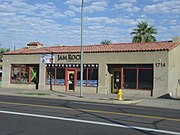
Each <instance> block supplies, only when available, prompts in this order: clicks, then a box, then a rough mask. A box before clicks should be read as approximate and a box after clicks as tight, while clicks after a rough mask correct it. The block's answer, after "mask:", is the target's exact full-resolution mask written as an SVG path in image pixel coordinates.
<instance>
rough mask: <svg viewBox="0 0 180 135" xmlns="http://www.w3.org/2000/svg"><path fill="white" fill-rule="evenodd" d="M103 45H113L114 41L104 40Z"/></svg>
mask: <svg viewBox="0 0 180 135" xmlns="http://www.w3.org/2000/svg"><path fill="white" fill-rule="evenodd" d="M101 44H102V45H109V44H112V41H111V40H103V41H101Z"/></svg>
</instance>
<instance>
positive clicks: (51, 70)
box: [50, 52, 53, 90]
mask: <svg viewBox="0 0 180 135" xmlns="http://www.w3.org/2000/svg"><path fill="white" fill-rule="evenodd" d="M50 62H51V65H50V68H51V69H50V90H52V72H53V68H52V64H53V53H52V52H51V61H50Z"/></svg>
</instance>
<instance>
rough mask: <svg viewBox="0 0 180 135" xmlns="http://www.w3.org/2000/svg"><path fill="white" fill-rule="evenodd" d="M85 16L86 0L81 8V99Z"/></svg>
mask: <svg viewBox="0 0 180 135" xmlns="http://www.w3.org/2000/svg"><path fill="white" fill-rule="evenodd" d="M83 16H84V0H82V7H81V85H80V97H82V96H83V94H82V87H83Z"/></svg>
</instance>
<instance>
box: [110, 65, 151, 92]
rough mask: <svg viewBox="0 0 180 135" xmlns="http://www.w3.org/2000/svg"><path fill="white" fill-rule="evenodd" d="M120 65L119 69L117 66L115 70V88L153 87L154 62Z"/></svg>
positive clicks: (145, 88) (149, 88)
mask: <svg viewBox="0 0 180 135" xmlns="http://www.w3.org/2000/svg"><path fill="white" fill-rule="evenodd" d="M118 66H119V70H118V67H117V66H116V69H115V71H114V72H113V85H114V86H113V88H114V89H119V88H124V89H144V90H152V89H153V64H124V65H118ZM121 71H122V72H121ZM121 79H122V80H121ZM120 80H121V81H120ZM121 83H122V86H121Z"/></svg>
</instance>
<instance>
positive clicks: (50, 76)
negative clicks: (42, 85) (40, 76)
mask: <svg viewBox="0 0 180 135" xmlns="http://www.w3.org/2000/svg"><path fill="white" fill-rule="evenodd" d="M54 75H55V68H54V67H52V68H47V70H46V84H50V79H51V84H55V80H54V79H55V76H54Z"/></svg>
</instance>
